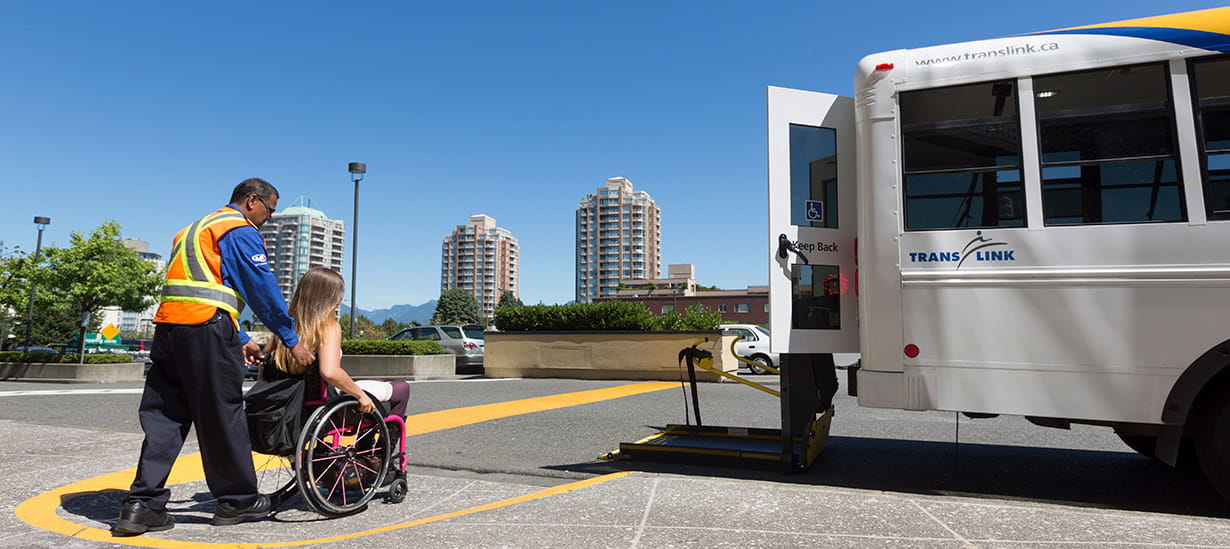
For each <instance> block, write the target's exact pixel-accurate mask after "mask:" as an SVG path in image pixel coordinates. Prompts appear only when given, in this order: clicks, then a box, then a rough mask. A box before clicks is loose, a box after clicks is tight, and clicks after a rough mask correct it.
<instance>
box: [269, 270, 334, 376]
mask: <svg viewBox="0 0 1230 549" xmlns="http://www.w3.org/2000/svg"><path fill="white" fill-rule="evenodd" d="M345 295H346V283H345V282H344V281H342V275H340V274H337V273H336V272H334V271H331V270H329V269H326V268H324V267H316V268H313V269H309V270H308V272H306V273H303V278H301V279H299V287H298V288H295V295H294V296H293V297H291V298H290V307H289V312H290V316H291V317H293V318H294V319H295V333H297V334H299V345H303V346H304V348H305V349H307V350H309V351H312V352H315V351H316V348H317V347H319V346H320V341H321V340H322V339H323V338H324V335H325V330H326V329H327V328H328V327H329V326H330V325H335V324H337V320H336V316H337V308H338V306H339V305H341V303H342V297H343V296H345ZM272 356H273V364H274V366H276V367H277V369H279V370H282V371H283V372H287V373H290V374H302V373H303V371H304V370H306V369H307V367H306V366H300V365H299V363H298V362H295V359H294V357H293V356H291V354H290V349H288V348H286V346H285V345H283V344H282V341H281V339H279V338H277V337H274V338H273V353H272Z"/></svg>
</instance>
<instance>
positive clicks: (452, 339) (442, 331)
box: [389, 324, 484, 366]
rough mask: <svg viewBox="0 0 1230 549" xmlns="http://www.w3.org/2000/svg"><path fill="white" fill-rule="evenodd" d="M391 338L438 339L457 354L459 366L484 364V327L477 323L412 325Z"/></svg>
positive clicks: (405, 339)
mask: <svg viewBox="0 0 1230 549" xmlns="http://www.w3.org/2000/svg"><path fill="white" fill-rule="evenodd" d="M389 339H391V340H394V341H438V342H440V346H441V347H444V352H446V353H449V354H453V355H457V365H458V366H482V365H483V344H484V341H483V327H482V326H479V325H477V324H466V325H464V326H412V327H410V328H406V329H404V330H402V331H400V332H397V333H396V334H393V336H392V337H390V338H389Z"/></svg>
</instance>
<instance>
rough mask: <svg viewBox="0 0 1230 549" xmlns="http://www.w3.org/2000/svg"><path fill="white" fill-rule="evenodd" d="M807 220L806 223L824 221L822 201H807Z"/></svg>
mask: <svg viewBox="0 0 1230 549" xmlns="http://www.w3.org/2000/svg"><path fill="white" fill-rule="evenodd" d="M806 203H807V204H806V206H807V220H808V221H820V222H823V221H824V201H823V200H807V201H806Z"/></svg>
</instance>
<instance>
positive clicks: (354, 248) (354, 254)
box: [348, 162, 367, 339]
mask: <svg viewBox="0 0 1230 549" xmlns="http://www.w3.org/2000/svg"><path fill="white" fill-rule="evenodd" d="M348 169H349V171H350V180H351V181H354V217H353V218H351V221H350V339H354V324H355V318H357V316H358V312H357V311H356V310H355V308H354V295H355V287H357V286H358V285H359V284H358V280H357V279H356V278H355V276H356V275H357V274H358V272H357V271H358V263H359V182H360V181H362V180H363V174H365V173H367V164H364V163H362V162H351V163H350V166H348Z"/></svg>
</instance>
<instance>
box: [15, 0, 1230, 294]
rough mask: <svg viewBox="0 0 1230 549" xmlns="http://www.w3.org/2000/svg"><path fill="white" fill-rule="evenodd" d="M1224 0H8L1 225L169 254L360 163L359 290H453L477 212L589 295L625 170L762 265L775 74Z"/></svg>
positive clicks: (331, 196) (713, 265) (528, 260)
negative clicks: (590, 274) (597, 222)
mask: <svg viewBox="0 0 1230 549" xmlns="http://www.w3.org/2000/svg"><path fill="white" fill-rule="evenodd" d="M1219 5H1221V4H1220V3H1219V2H1207V1H1187V0H1174V1H1170V2H1166V3H1164V5H1163V3H1159V2H1156V1H1155V0H1154V1H1145V0H1113V1H1110V0H1108V1H1102V0H1085V1H1078V2H1072V1H1051V0H1037V1H1030V2H968V1H959V2H958V1H935V2H918V1H909V2H904V1H881V2H874V3H862V2H843V3H840V4H838V3H834V2H819V1H812V2H750V1H748V2H722V1H711V2H699V1H697V2H670V1H652V2H651V1H624V2H617V3H615V2H608V3H597V2H575V1H574V2H436V3H430V4H423V3H417V2H387V3H386V2H357V3H345V4H343V3H340V2H293V3H292V2H242V3H241V2H207V3H206V2H202V3H188V2H163V1H142V2H138V1H122V0H121V1H108V2H98V1H18V0H11V1H6V2H2V3H0V21H3V23H0V30H2V32H0V48H2V51H4V52H6V55H5V65H6V67H5V68H6V71H5V72H6V73H7V74H8V77H7V79H6V81H5V84H4V85H3V86H0V113H2V114H0V124H2V125H3V127H4V131H3V132H0V166H4V167H5V168H6V169H5V170H4V175H3V176H0V180H2V181H3V184H2V185H3V187H2V189H3V194H2V196H3V198H0V242H3V243H4V245H5V247H7V248H11V247H13V246H21V247H22V248H24V249H27V250H32V249H33V247H34V243H35V238H36V234H37V231H36V230H35V227H34V225H33V223H31V220H32V218H33V217H34V216H48V217H51V218H52V224H51V225H50V226H49V227H48V228H47V230H46V233H45V236H44V242H45V243H59V244H66V243H67V242H68V238H69V233H70V232H71V231H82V232H85V231H89V230H90V229H92V228H94V227H97V226H98V225H99V224H101V223H102V222H103V221H105V220H107V219H114V220H116V221H118V222H119V223H120V225H121V226H122V227H123V233H124V235H125V236H127V237H130V238H137V239H141V240H146V241H149V242H150V243H151V248H152V249H153V251H156V252H159V253H162V254H164V255H165V254H166V253H167V252H168V251H169V249H170V241H171V237H172V236H173V235H174V233H175V232H176V231H178V230H179V229H180V228H182V227H183V226H185V225H187V224H188V223H190V222H191V221H193V220H195V219H197V218H198V217H200V216H201V215H204V214H205V213H207V212H209V211H212V210H213V209H215V208H217V207H219V206H221V205H222V204H224V203H225V201H226V199H227V198H228V197H229V195H230V191H231V188H232V187H234V185H235V184H237V183H238V182H239V181H241V180H243V179H245V178H248V177H261V178H264V179H266V180H268V181H270V182H271V183H273V184H274V185H275V186H277V187H278V189H279V190H280V191H281V193H282V197H281V202H280V204H279V208H284V207H286V206H289V205H290V204H291V202H292V201H294V200H295V199H296V197H298V196H300V195H305V196H309V197H311V198H312V199H313V200H315V202H316V204H317V206H318V207H319V208H320V209H322V210H324V212H325V213H326V214H328V215H329V217H332V218H335V219H343V220H345V221H346V222H347V224H350V223H351V217H352V208H353V203H352V199H353V193H354V186H353V185H352V184H351V182H350V179H349V175H348V174H347V173H346V165H347V163H348V162H356V161H358V162H366V163H367V166H368V173H367V176H366V179H364V181H363V182H362V183H361V186H360V196H359V227H358V229H359V233H358V238H359V259H358V269H359V276H358V292H357V293H358V306H359V307H360V308H363V309H376V308H384V307H389V306H392V305H395V304H403V303H406V304H419V303H422V302H424V301H427V300H428V299H434V298H435V297H437V296H438V295H439V293H440V274H439V273H440V242H441V240H442V239H443V238H444V236H445V235H447V234H448V233H449V232H451V231H452V229H453V227H454V226H456V225H459V224H464V223H466V221H467V220H468V218H469V216H470V215H474V214H479V213H482V214H487V215H490V216H492V217H494V218H495V219H496V220H497V222H498V224H499V226H501V227H504V228H506V229H508V230H510V231H512V232H513V234H514V235H515V236H516V237H517V238H518V239H519V240H520V244H521V250H522V268H521V298H522V300H523V301H525V302H526V303H538V302H545V303H564V302H567V301H569V300H571V299H572V298H573V291H574V284H573V277H574V267H573V261H574V251H573V250H574V222H573V219H574V213H575V210H576V207H577V202H578V201H579V200H580V199H582V198H583V197H584V196H585V195H586V194H587V193H591V192H594V190H595V189H596V188H597V187H599V186H600V185H602V184H603V182H604V181H605V180H606V178H608V177H614V176H624V177H627V178H629V179H630V180H631V181H632V183H633V185H634V186H635V188H637V189H640V190H646V191H648V192H649V193H650V194H651V195H652V196H653V197H654V199H655V200H656V201H657V202H658V205H659V206H660V207H661V208H662V237H663V249H662V260H663V266H664V267H665V264H670V263H692V264H695V265H696V274H697V279H698V281H699V282H700V283H702V284H708V285H713V284H715V285H718V286H720V287H723V288H743V287H745V286H748V285H759V284H766V283H767V280H768V267H769V264H768V261H767V258H768V254H769V251H768V244H767V243H768V241H769V238H768V235H767V229H766V227H767V220H766V209H767V205H766V191H765V171H766V168H765V121H764V118H765V87H766V86H770V85H773V86H783V87H792V88H801V89H808V90H814V91H827V92H833V93H840V94H843V95H848V94H850V92H851V89H852V74H853V70H854V64H855V63H856V62H857V61H858V60H859V59H860V58H862V57H863V56H864V55H867V54H870V53H875V52H878V51H884V50H891V49H898V48H910V47H921V46H928V45H934V44H942V43H949V42H960V41H966V40H976V39H982V38H994V37H998V36H1005V35H1011V34H1019V33H1027V32H1034V31H1041V30H1047V29H1053V28H1062V27H1068V26H1075V25H1082V24H1090V23H1098V22H1106V21H1115V20H1120V19H1128V18H1134V17H1144V16H1150V15H1159V14H1161V13H1170V12H1178V11H1186V10H1191V9H1203V8H1210V7H1217V6H1219ZM1159 6H1161V7H1159ZM348 245H349V243H348ZM344 274H345V275H346V276H347V278H349V275H350V252H349V249H348V250H347V255H346V272H345V273H344Z"/></svg>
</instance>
